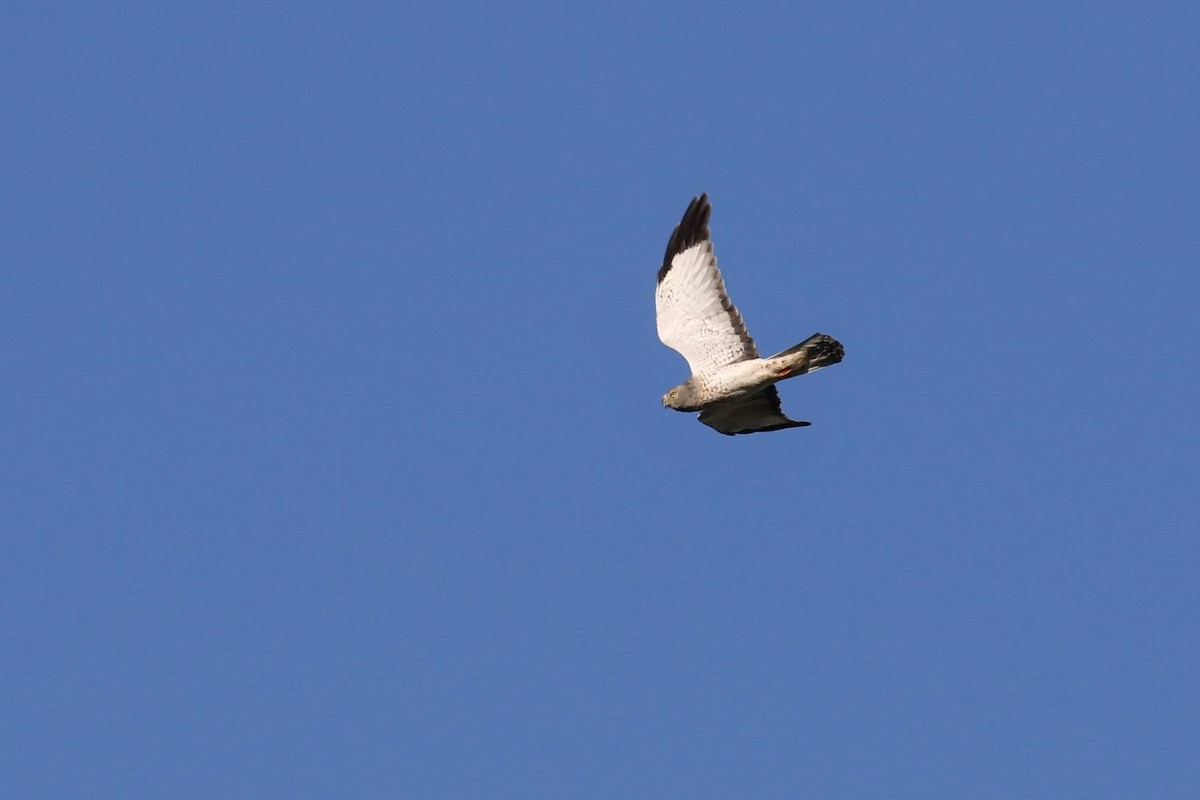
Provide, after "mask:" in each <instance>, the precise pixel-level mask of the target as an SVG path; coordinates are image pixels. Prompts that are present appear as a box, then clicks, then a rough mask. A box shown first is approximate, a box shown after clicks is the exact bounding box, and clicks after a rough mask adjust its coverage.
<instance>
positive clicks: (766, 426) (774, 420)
mask: <svg viewBox="0 0 1200 800" xmlns="http://www.w3.org/2000/svg"><path fill="white" fill-rule="evenodd" d="M700 421H701V422H703V423H704V424H705V425H707V426H708V427H710V428H712V429H713V430H716V431H720V432H721V433H723V434H725V435H727V436H733V435H734V434H737V433H758V432H759V431H778V430H783V429H784V428H803V427H804V426H806V425H811V424H812V423H811V422H801V421H798V420H794V419H788V418H787V415H785V414H784V413H783V408H782V407H781V406H780V404H779V391H778V390H777V389H776V388H775V387H774V386H768V387H767V388H766V389H763V390H762V391H761V392H759V393H758V394H752V395H750V396H749V397H747V398H744V399H742V400H735V401H734V402H732V403H721V404H720V405H715V406H709V407H708V408H706V409H704V410H703V411H701V412H700Z"/></svg>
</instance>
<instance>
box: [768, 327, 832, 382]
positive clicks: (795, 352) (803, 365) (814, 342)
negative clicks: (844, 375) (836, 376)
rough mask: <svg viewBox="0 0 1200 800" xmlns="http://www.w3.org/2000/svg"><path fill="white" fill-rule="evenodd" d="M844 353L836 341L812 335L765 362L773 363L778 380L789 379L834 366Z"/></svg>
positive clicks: (824, 336)
mask: <svg viewBox="0 0 1200 800" xmlns="http://www.w3.org/2000/svg"><path fill="white" fill-rule="evenodd" d="M845 353H846V351H845V348H843V347H842V344H841V342H839V341H838V340H837V339H834V338H833V337H832V336H826V335H825V334H823V333H814V334H813V335H812V336H810V337H808V338H807V339H805V340H804V341H803V342H801V343H800V344H798V345H796V346H795V347H789V348H788V349H787V350H784V351H783V352H782V353H776V354H775V355H773V356H771V357H770V358H769V359H767V360H768V361H770V362H775V363H773V364H772V366H773V367H775V369H776V371H777V372H778V373H779V375H780V378H791V377H794V376H796V375H803V374H805V373H806V372H815V371H817V370H819V369H821V368H822V367H828V366H829V365H830V364H836V363H838V362H839V361H841V360H842V356H843V355H845Z"/></svg>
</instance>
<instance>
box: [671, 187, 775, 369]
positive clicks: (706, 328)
mask: <svg viewBox="0 0 1200 800" xmlns="http://www.w3.org/2000/svg"><path fill="white" fill-rule="evenodd" d="M711 213H712V206H711V205H710V204H709V202H708V195H707V194H702V195H700V196H699V197H696V198H693V199H692V202H691V204H690V205H689V206H688V208H687V211H686V212H684V214H683V220H682V221H681V222H680V223H679V224H678V225H676V226H675V231H674V232H673V233H672V234H671V240H670V241H669V242H668V243H667V253H666V255H665V256H664V257H663V264H662V268H661V269H659V271H658V289H657V290H656V291H655V293H654V305H655V310H656V311H657V317H658V338H659V339H662V342H663V344H665V345H666V346H667V347H670V348H671V349H672V350H676V351H678V352H679V354H680V355H682V356H683V357H684V358H686V359H687V362H688V366H690V367H691V368H692V374H693V375H699V374H703V373H706V372H710V371H712V370H714V369H716V368H717V367H722V366H724V365H726V364H733V363H735V362H738V361H745V360H746V359H749V358H758V348H756V347H755V346H754V340H753V339H751V338H750V334H749V333H747V331H746V324H745V323H744V322H742V315H741V313H739V312H738V310H737V309H736V308H735V307H734V305H733V303H731V302H730V301H729V295H728V294H726V293H725V282H724V281H723V280H721V271H720V270H719V269H717V257H716V256H715V255H713V244H712V235H711V233H710V232H709V229H708V218H709V215H710V214H711Z"/></svg>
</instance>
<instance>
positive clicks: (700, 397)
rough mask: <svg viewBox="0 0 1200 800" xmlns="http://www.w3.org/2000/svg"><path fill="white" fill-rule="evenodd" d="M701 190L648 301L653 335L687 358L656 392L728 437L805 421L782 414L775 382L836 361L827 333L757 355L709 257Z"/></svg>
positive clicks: (837, 350)
mask: <svg viewBox="0 0 1200 800" xmlns="http://www.w3.org/2000/svg"><path fill="white" fill-rule="evenodd" d="M710 214H712V205H711V204H710V203H709V202H708V195H707V194H702V195H700V196H699V197H694V198H692V202H691V203H690V204H689V205H688V207H687V211H685V212H684V213H683V220H682V221H681V222H680V223H679V224H678V225H676V226H675V231H674V232H673V233H672V234H671V239H670V241H669V242H667V254H666V256H664V257H663V263H662V268H661V269H659V271H658V288H657V290H656V291H655V293H654V305H655V310H656V312H657V319H658V338H659V339H661V340H662V343H663V344H665V345H666V346H667V347H670V348H671V349H672V350H675V351H677V352H678V353H679V354H680V355H681V356H683V357H684V358H685V359H687V362H688V366H689V367H691V370H692V374H691V377H689V378H688V379H687V380H686V381H684V382H683V383H681V384H679V385H678V386H676V387H675V388H674V389H672V390H671V391H669V392H667V393H666V394H664V395H663V406H665V407H666V408H673V409H675V410H676V411H699V412H700V421H701V422H703V423H704V424H705V425H707V426H709V427H710V428H713V429H714V430H717V431H720V432H721V433H724V434H726V435H728V436H733V435H734V434H738V433H757V432H759V431H777V430H782V429H784V428H799V427H803V426H805V425H811V424H812V423H811V422H801V421H798V420H793V419H788V417H787V416H786V415H785V414H784V413H783V409H782V408H781V407H780V403H779V391H778V390H777V389H776V388H775V384H776V383H778V382H779V381H781V380H784V379H785V378H794V377H796V376H797V375H804V374H805V373H808V372H814V371H816V370H818V369H821V368H822V367H828V366H829V365H830V364H836V363H838V362H839V361H841V360H842V355H843V353H844V350H843V348H842V345H841V344H840V343H839V342H838V341H837V340H836V339H834V338H833V337H831V336H826V335H825V334H823V333H814V334H813V335H812V336H810V337H808V338H807V339H805V340H804V341H803V342H801V343H800V344H798V345H796V346H795V347H789V348H788V349H787V350H784V351H783V352H781V353H776V354H775V355H773V356H771V357H770V358H760V357H759V355H758V348H757V347H755V345H754V340H753V339H752V338H750V334H749V333H748V332H747V331H746V324H745V323H744V322H743V321H742V315H741V313H740V312H739V311H738V310H737V308H735V307H734V305H733V303H731V302H730V300H729V295H728V294H726V293H725V282H724V281H723V280H722V279H721V271H720V270H719V269H717V257H716V256H715V255H713V243H712V234H711V233H710V231H709V229H708V218H709V215H710Z"/></svg>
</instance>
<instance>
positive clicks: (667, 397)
mask: <svg viewBox="0 0 1200 800" xmlns="http://www.w3.org/2000/svg"><path fill="white" fill-rule="evenodd" d="M663 407H664V408H673V409H675V410H676V411H699V410H700V406H699V405H698V404H697V403H696V395H695V391H694V390H693V387H692V381H691V379H690V378H689V379H688V380H686V381H684V382H683V383H681V384H679V385H678V386H676V387H675V388H674V389H672V390H671V391H669V392H667V393H666V394H664V395H663Z"/></svg>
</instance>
